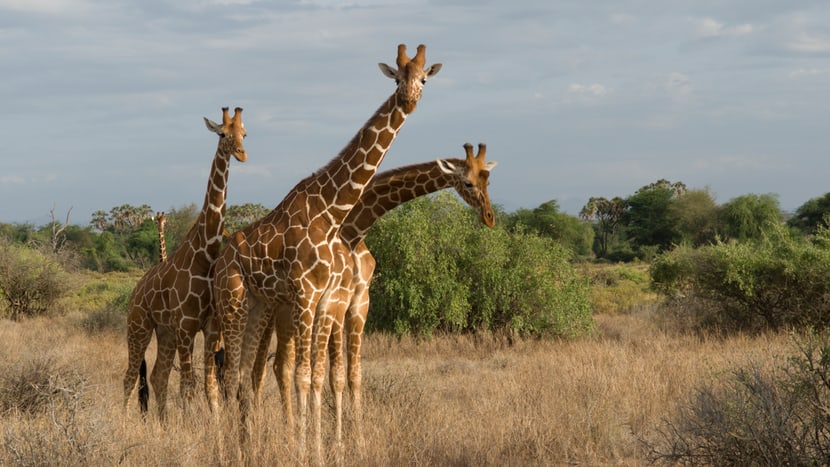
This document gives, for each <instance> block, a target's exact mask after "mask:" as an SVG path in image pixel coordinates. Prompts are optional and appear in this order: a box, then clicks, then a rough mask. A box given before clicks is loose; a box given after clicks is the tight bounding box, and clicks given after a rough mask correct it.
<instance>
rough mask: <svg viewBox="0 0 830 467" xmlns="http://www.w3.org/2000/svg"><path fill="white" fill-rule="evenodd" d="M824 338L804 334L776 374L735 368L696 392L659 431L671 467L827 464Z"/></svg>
mask: <svg viewBox="0 0 830 467" xmlns="http://www.w3.org/2000/svg"><path fill="white" fill-rule="evenodd" d="M828 338H830V335H827V334H824V335H815V334H809V335H808V336H807V337H804V338H800V339H799V342H797V346H798V349H799V352H800V353H799V355H797V356H795V357H791V358H790V359H789V362H788V364H786V365H784V366H783V368H775V369H773V370H771V371H770V370H764V369H762V368H760V367H757V366H750V367H748V368H739V369H737V370H735V371H734V372H733V373H732V374H730V375H728V377H727V379H726V381H725V383H723V384H706V385H703V386H702V387H700V388H698V389H697V391H696V393H695V395H694V396H693V398H692V400H691V401H690V402H689V403H688V404H687V405H686V406H685V407H681V408H680V410H678V412H677V414H676V415H675V417H674V420H671V421H668V422H667V423H666V427H665V428H664V429H663V430H662V434H663V438H664V443H662V444H663V446H661V447H653V448H652V456H651V457H652V460H661V461H664V462H666V463H670V464H672V465H677V464H696V465H828V464H830V418H828V416H827V414H828V413H830V345H828V344H827V342H828Z"/></svg>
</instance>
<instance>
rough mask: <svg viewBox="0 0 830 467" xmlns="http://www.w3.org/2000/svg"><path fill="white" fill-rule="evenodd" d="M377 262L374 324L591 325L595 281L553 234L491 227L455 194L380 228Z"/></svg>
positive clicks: (564, 329)
mask: <svg viewBox="0 0 830 467" xmlns="http://www.w3.org/2000/svg"><path fill="white" fill-rule="evenodd" d="M367 245H368V246H369V248H370V250H371V251H372V254H373V255H374V256H375V259H376V260H377V268H376V272H375V280H374V283H373V285H372V289H371V294H372V302H371V303H372V305H371V306H372V308H371V312H370V313H369V316H370V318H369V323H368V326H369V328H370V329H383V330H392V331H394V332H396V333H399V334H415V335H431V334H432V333H433V332H435V331H445V332H453V331H475V330H497V329H507V330H509V331H512V332H517V333H520V334H533V335H568V336H570V335H578V334H581V333H584V332H585V331H586V330H588V329H590V327H591V325H592V321H591V318H590V314H589V302H588V293H587V292H588V291H587V283H586V282H585V281H584V280H582V279H580V278H578V277H577V275H576V274H575V272H574V271H573V268H572V267H571V265H570V263H569V262H568V261H569V259H570V254H569V252H568V251H567V250H566V249H565V248H564V247H562V246H561V245H560V244H558V243H557V242H554V241H552V240H551V239H549V238H545V237H539V236H537V235H534V234H525V233H523V232H521V231H519V232H517V233H513V234H509V233H508V232H507V231H506V230H505V229H504V228H501V227H497V228H495V229H486V228H484V227H482V226H481V225H480V221H479V220H478V219H477V218H476V217H475V216H474V214H473V213H472V211H471V210H469V209H467V208H466V207H464V206H463V205H461V204H460V203H459V202H458V201H457V200H456V199H455V197H454V196H453V195H452V194H449V193H439V194H438V195H437V196H435V197H422V198H419V199H416V200H414V201H411V202H409V203H407V204H405V205H403V206H401V207H399V208H397V209H395V210H393V211H392V212H390V213H389V214H387V215H386V216H384V217H383V218H381V220H380V221H379V222H378V223H377V224H376V225H375V226H374V227H373V229H372V230H371V231H370V233H369V236H368V238H367Z"/></svg>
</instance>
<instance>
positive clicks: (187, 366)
mask: <svg viewBox="0 0 830 467" xmlns="http://www.w3.org/2000/svg"><path fill="white" fill-rule="evenodd" d="M195 334H196V333H195V332H191V331H190V330H186V329H182V328H181V327H180V328H179V329H178V330H177V335H176V351H177V352H178V354H179V367H180V369H179V374H180V377H179V392H180V393H181V395H182V400H183V401H184V402H185V405H188V403H189V402H190V401H191V400H192V399H193V394H194V393H195V392H196V391H195V389H196V378H195V376H193V346H194V342H193V340H194V337H195Z"/></svg>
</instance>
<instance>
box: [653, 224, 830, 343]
mask: <svg viewBox="0 0 830 467" xmlns="http://www.w3.org/2000/svg"><path fill="white" fill-rule="evenodd" d="M827 244H828V242H827V241H826V238H825V237H815V238H813V239H812V241H809V240H806V239H803V238H800V237H793V236H791V235H790V234H789V233H788V232H787V230H786V229H785V228H784V227H783V226H779V227H777V228H775V229H771V230H770V231H769V232H768V233H767V235H765V236H764V237H763V238H762V239H761V240H758V241H755V242H744V243H737V242H729V243H718V244H716V245H712V246H707V247H703V248H699V249H691V248H689V247H678V248H675V249H674V250H672V251H671V252H668V253H666V254H663V255H661V256H660V257H658V258H657V259H656V260H655V261H654V263H653V264H652V267H651V275H652V280H653V284H654V287H655V288H656V289H657V290H658V291H660V292H661V293H663V294H665V295H666V296H668V297H669V298H671V299H672V302H673V304H672V306H674V307H679V308H681V309H682V308H684V307H685V305H687V304H689V303H691V302H697V305H698V306H697V307H696V308H697V309H701V310H707V314H706V315H704V316H701V317H700V318H701V319H700V320H699V322H698V324H699V325H701V326H704V327H705V326H711V325H717V326H720V327H722V328H723V329H724V330H727V331H728V330H732V329H745V330H747V329H748V330H758V329H762V328H770V329H779V328H783V327H787V326H803V325H810V326H815V327H819V328H822V327H826V326H827V325H828V324H830V300H828V298H829V297H830V248H828V247H827ZM712 312H713V313H712Z"/></svg>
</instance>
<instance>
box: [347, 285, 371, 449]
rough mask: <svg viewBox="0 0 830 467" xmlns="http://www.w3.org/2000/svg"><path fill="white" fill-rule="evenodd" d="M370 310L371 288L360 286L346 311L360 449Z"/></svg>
mask: <svg viewBox="0 0 830 467" xmlns="http://www.w3.org/2000/svg"><path fill="white" fill-rule="evenodd" d="M368 311H369V289H368V287H359V288H358V289H357V290H356V291H355V294H354V296H353V297H352V301H351V303H350V304H349V309H348V311H347V312H346V328H347V329H348V334H347V336H346V339H347V344H346V345H347V347H348V352H347V353H348V360H349V361H348V367H349V371H348V380H349V399H350V400H351V404H350V405H351V412H352V419H353V423H354V436H355V438H356V439H357V446H358V448H359V449H362V448H363V444H364V443H363V397H362V383H363V373H362V368H361V356H360V352H361V347H362V346H363V329H364V327H365V325H366V315H367V313H368Z"/></svg>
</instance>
